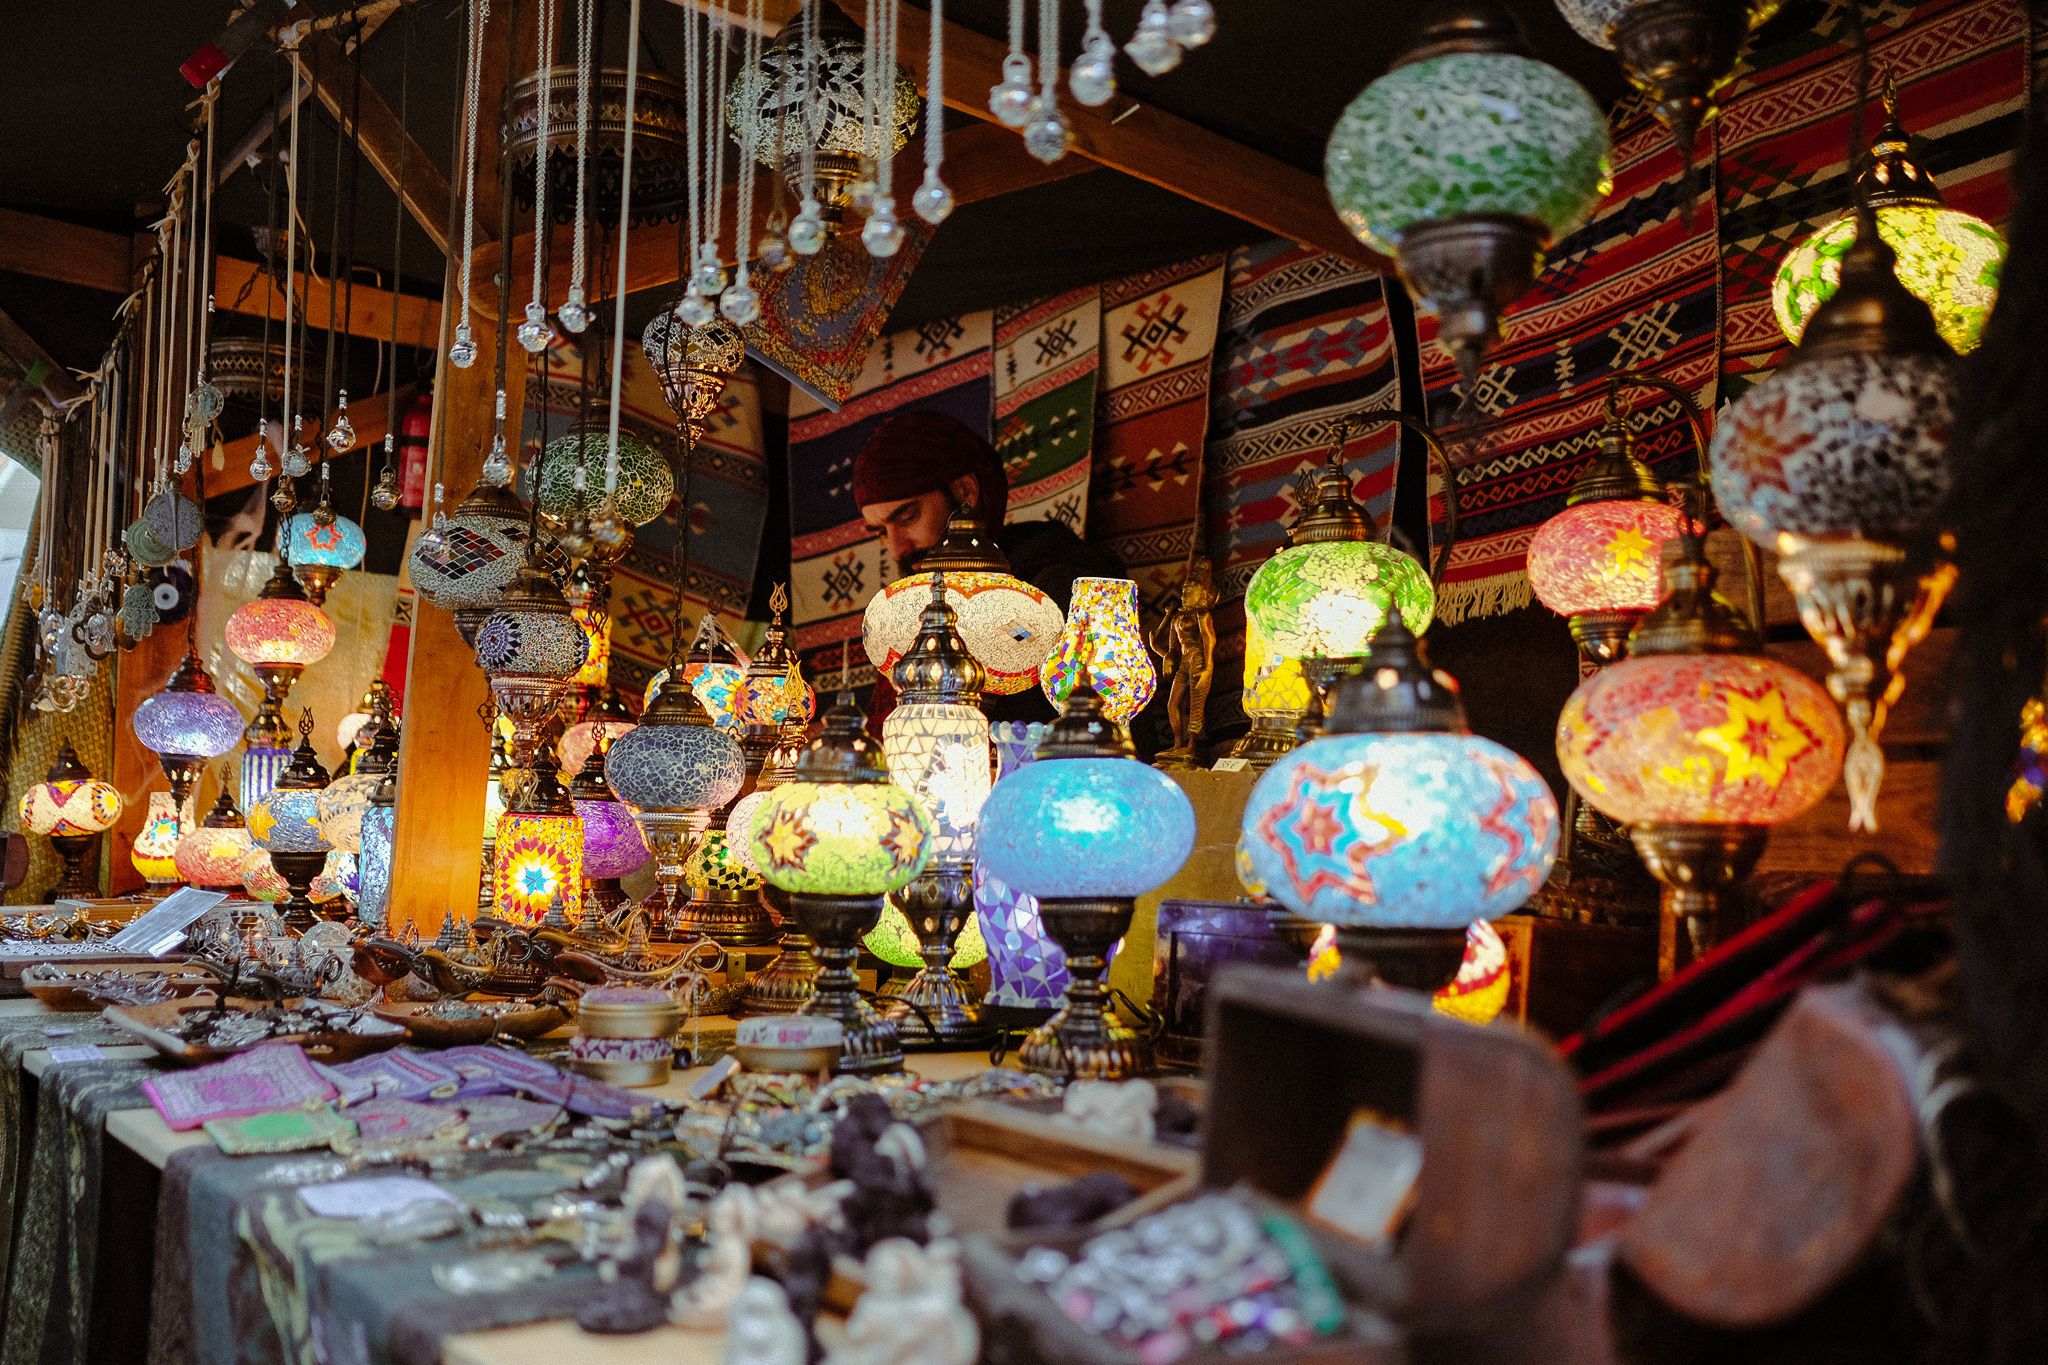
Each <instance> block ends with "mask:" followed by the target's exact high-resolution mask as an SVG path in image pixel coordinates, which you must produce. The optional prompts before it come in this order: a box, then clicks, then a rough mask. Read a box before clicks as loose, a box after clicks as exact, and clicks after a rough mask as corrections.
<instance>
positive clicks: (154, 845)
mask: <svg viewBox="0 0 2048 1365" xmlns="http://www.w3.org/2000/svg"><path fill="white" fill-rule="evenodd" d="M183 834H184V830H183V828H182V827H181V826H180V824H179V821H178V802H177V799H176V798H175V797H173V796H172V795H171V794H170V793H169V792H151V793H150V794H149V811H148V813H147V814H146V815H144V816H143V819H142V832H141V833H139V834H137V835H136V836H135V844H134V847H133V848H131V849H130V850H129V853H128V858H129V861H131V862H133V863H134V864H135V870H136V871H137V872H140V873H141V874H142V878H143V880H144V881H147V882H153V883H158V884H161V883H164V882H174V881H176V880H178V840H179V839H180V838H181V837H182V836H183Z"/></svg>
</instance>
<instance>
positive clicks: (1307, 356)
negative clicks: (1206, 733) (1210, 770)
mask: <svg viewBox="0 0 2048 1365" xmlns="http://www.w3.org/2000/svg"><path fill="white" fill-rule="evenodd" d="M1400 392H1401V380H1400V374H1399V371H1398V366H1397V364H1396V361H1395V356H1394V338H1393V330H1392V328H1391V326H1390V325H1389V323H1388V318H1387V302H1386V283H1385V281H1384V280H1382V279H1381V278H1380V277H1379V276H1378V275H1377V274H1375V273H1374V272H1372V271H1370V270H1366V269H1363V268H1361V267H1359V266H1357V265H1353V264H1351V263H1350V262H1348V261H1343V260H1340V259H1338V258H1337V257H1335V256H1329V255H1325V254H1323V253H1322V252H1319V251H1313V250H1310V249H1307V248H1304V247H1300V246H1296V245H1295V244H1294V243H1292V242H1285V241H1279V240H1277V239H1276V240H1274V241H1270V242H1265V243H1261V244H1259V245H1256V246H1248V247H1239V248H1238V249H1237V250H1235V251H1233V252H1231V253H1230V262H1229V267H1228V271H1227V274H1226V278H1225V283H1224V292H1223V315H1222V328H1221V334H1220V335H1219V336H1218V337H1217V340H1216V372H1215V380H1214V384H1213V394H1212V399H1211V405H1210V422H1209V449H1208V478H1207V487H1206V491H1205V493H1204V498H1205V500H1206V506H1205V507H1204V508H1203V521H1204V526H1205V534H1206V537H1207V549H1208V553H1209V554H1210V556H1211V557H1212V558H1213V559H1214V560H1215V562H1216V586H1217V591H1218V596H1219V598H1220V600H1219V602H1218V605H1217V608H1216V616H1215V624H1216V680H1215V684H1214V686H1213V688H1212V690H1211V691H1210V694H1209V724H1210V728H1211V731H1212V733H1213V732H1215V731H1216V730H1217V729H1218V728H1220V727H1222V726H1227V725H1230V724H1233V723H1236V722H1239V721H1242V720H1243V719H1244V711H1243V708H1242V706H1241V705H1240V704H1239V698H1240V695H1241V693H1242V692H1243V690H1244V590H1245V585H1246V584H1247V583H1249V582H1250V581H1251V577H1252V575H1253V574H1254V573H1256V572H1257V571H1258V567H1259V565H1261V564H1263V563H1264V562H1265V561H1266V560H1267V559H1268V558H1270V557H1271V556H1272V555H1273V553H1274V552H1275V551H1276V550H1278V549H1280V547H1281V546H1282V545H1284V544H1285V543H1286V532H1287V525H1288V523H1289V522H1291V521H1292V520H1293V519H1294V516H1295V513H1296V512H1297V511H1299V510H1300V508H1299V505H1298V503H1297V501H1296V493H1295V483H1296V478H1297V476H1298V475H1299V474H1300V472H1301V471H1302V470H1303V469H1305V468H1308V467H1310V466H1312V465H1313V464H1314V463H1315V461H1317V460H1319V459H1321V458H1322V457H1323V456H1324V455H1326V454H1327V453H1328V451H1329V448H1330V446H1331V444H1332V443H1333V442H1334V441H1335V439H1336V430H1337V421H1338V419H1339V418H1341V417H1342V416H1344V414H1346V413H1349V412H1356V411H1359V410H1361V409H1365V408H1378V407H1397V406H1399V403H1400ZM1399 435H1400V433H1399V430H1398V429H1397V428H1394V427H1390V426H1380V427H1375V428H1373V429H1372V430H1371V431H1368V432H1367V433H1365V434H1364V435H1363V436H1361V437H1358V438H1355V439H1353V440H1352V441H1351V442H1350V443H1349V445H1348V446H1347V448H1346V451H1345V455H1346V458H1347V461H1348V467H1349V468H1350V470H1351V472H1352V474H1353V476H1354V478H1355V481H1356V482H1355V488H1356V491H1357V494H1358V496H1359V498H1360V499H1361V500H1362V501H1363V502H1364V503H1365V505H1366V507H1367V509H1368V510H1369V511H1370V512H1371V514H1372V516H1373V518H1374V520H1375V521H1376V522H1379V523H1384V522H1385V520H1386V518H1387V517H1389V516H1390V515H1391V514H1392V512H1393V506H1394V474H1395V464H1396V462H1397V459H1398V456H1399V454H1400V440H1399Z"/></svg>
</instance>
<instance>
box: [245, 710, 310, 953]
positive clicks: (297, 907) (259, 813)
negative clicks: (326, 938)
mask: <svg viewBox="0 0 2048 1365" xmlns="http://www.w3.org/2000/svg"><path fill="white" fill-rule="evenodd" d="M327 783H328V776H327V770H326V769H325V768H323V767H321V766H320V758H319V755H317V754H315V753H314V752H313V713H312V712H311V711H306V712H303V713H302V714H301V715H300V717H299V747H298V748H296V749H294V750H293V751H292V761H291V765H290V766H289V767H287V768H286V769H285V770H284V773H283V775H282V776H280V777H279V778H278V779H277V785H276V786H274V787H272V788H271V789H270V791H269V792H268V793H267V794H266V795H264V797H263V798H262V799H261V800H259V801H254V802H251V803H250V806H249V816H248V819H249V837H250V838H251V839H253V840H254V841H255V842H256V846H257V847H258V848H261V849H264V850H265V851H267V852H268V853H269V854H270V864H271V866H272V868H274V869H275V870H276V872H277V874H278V875H279V876H280V877H282V878H283V879H284V882H285V884H286V885H287V886H288V887H290V888H291V898H290V899H289V900H288V901H286V902H285V907H284V912H285V926H286V927H287V928H289V929H294V930H299V931H304V930H306V929H309V928H311V927H312V926H313V924H314V922H315V919H316V914H315V907H314V904H313V902H312V900H311V898H310V897H309V895H308V892H309V891H310V890H311V889H312V885H313V879H314V878H315V877H317V876H319V875H320V873H321V872H322V870H324V869H325V867H326V866H327V854H328V852H329V849H330V845H329V844H328V842H327V839H326V836H325V835H323V834H322V833H321V832H320V793H321V792H322V791H324V790H325V789H326V787H327Z"/></svg>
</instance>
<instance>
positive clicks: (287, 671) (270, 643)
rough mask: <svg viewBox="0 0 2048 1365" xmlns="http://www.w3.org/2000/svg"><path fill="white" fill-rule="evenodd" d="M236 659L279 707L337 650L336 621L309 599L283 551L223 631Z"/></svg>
mask: <svg viewBox="0 0 2048 1365" xmlns="http://www.w3.org/2000/svg"><path fill="white" fill-rule="evenodd" d="M222 633H223V635H224V636H225V638H226V640H227V645H228V648H229V649H231V650H233V651H234V654H235V657H236V658H238V659H240V660H241V661H242V662H243V663H245V664H247V665H249V667H250V668H252V669H254V670H255V672H256V676H257V677H258V678H260V679H262V681H263V696H264V699H265V701H267V702H269V703H270V704H271V705H272V706H273V707H279V708H281V707H282V706H283V704H284V700H285V698H286V697H288V696H290V695H291V690H292V684H293V683H295V682H297V681H298V679H299V675H300V674H301V673H303V672H305V671H306V667H307V665H309V664H317V663H319V662H320V661H321V660H322V659H324V658H326V657H327V655H328V653H329V652H330V651H332V650H333V648H334V622H333V621H331V620H329V619H328V616H327V613H326V612H324V611H322V610H321V609H320V608H319V607H316V606H314V605H313V604H312V603H311V602H310V601H308V600H307V599H306V593H305V589H303V588H301V587H300V586H299V582H298V580H297V579H296V578H294V577H292V570H291V563H290V561H289V560H287V559H286V558H285V556H283V555H279V556H278V557H277V567H276V569H275V570H274V571H273V572H272V573H271V575H270V581H269V582H267V583H265V584H264V585H263V590H262V591H261V592H259V593H258V594H257V595H256V600H255V601H253V602H245V603H243V604H242V605H241V606H239V607H237V608H235V612H234V615H232V616H230V617H228V623H227V626H226V628H225V629H224V631H223V632H222Z"/></svg>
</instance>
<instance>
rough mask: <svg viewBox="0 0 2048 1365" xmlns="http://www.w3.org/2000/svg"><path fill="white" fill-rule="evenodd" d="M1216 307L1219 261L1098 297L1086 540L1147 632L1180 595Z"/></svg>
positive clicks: (1123, 284) (1143, 277) (1214, 257)
mask: <svg viewBox="0 0 2048 1365" xmlns="http://www.w3.org/2000/svg"><path fill="white" fill-rule="evenodd" d="M1222 304H1223V256H1222V254H1221V253H1220V252H1219V253H1214V254H1211V255H1206V256H1199V257H1196V258H1195V259H1194V260H1191V261H1183V262H1181V263H1180V264H1178V265H1170V266H1162V267H1160V268H1159V269H1157V270H1148V271H1146V272H1144V273H1142V274H1138V275H1131V276H1128V277H1126V278H1124V279H1121V280H1112V281H1111V282H1110V283H1108V284H1105V285H1104V286H1103V287H1102V348H1103V363H1102V394H1101V397H1100V399H1099V400H1098V404H1097V408H1096V426H1097V431H1096V438H1095V447H1096V452H1097V458H1096V460H1095V470H1094V480H1093V483H1092V486H1091V487H1090V490H1089V494H1088V503H1089V505H1088V517H1089V521H1090V523H1091V525H1092V528H1093V531H1094V534H1093V536H1092V539H1093V540H1094V541H1095V542H1096V543H1098V544H1100V545H1103V546H1106V547H1107V548H1108V549H1109V550H1111V551H1112V552H1113V553H1114V554H1115V555H1116V556H1117V558H1118V559H1120V560H1121V561H1122V562H1123V565H1124V571H1125V572H1126V573H1127V574H1128V575H1129V576H1130V577H1132V578H1134V579H1136V580H1137V582H1138V594H1139V598H1140V602H1141V605H1142V608H1143V612H1144V615H1145V624H1146V627H1147V629H1148V631H1149V629H1150V627H1151V626H1152V625H1153V624H1154V623H1155V622H1156V621H1157V619H1158V612H1159V607H1160V604H1161V603H1162V602H1164V601H1165V600H1166V598H1167V597H1168V596H1169V595H1170V594H1171V593H1172V592H1173V590H1174V589H1175V588H1177V587H1179V586H1180V577H1181V566H1182V565H1183V564H1184V563H1185V562H1186V560H1187V556H1188V547H1189V546H1190V545H1191V544H1193V542H1194V535H1195V524H1196V522H1197V520H1198V519H1199V518H1200V516H1201V511H1202V443H1203V439H1204V437H1205V436H1206V435H1207V433H1208V428H1209V378H1210V370H1211V368H1212V362H1213V357H1214V353H1215V350H1216V325H1217V320H1218V317H1219V314H1220V311H1221V308H1222Z"/></svg>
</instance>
